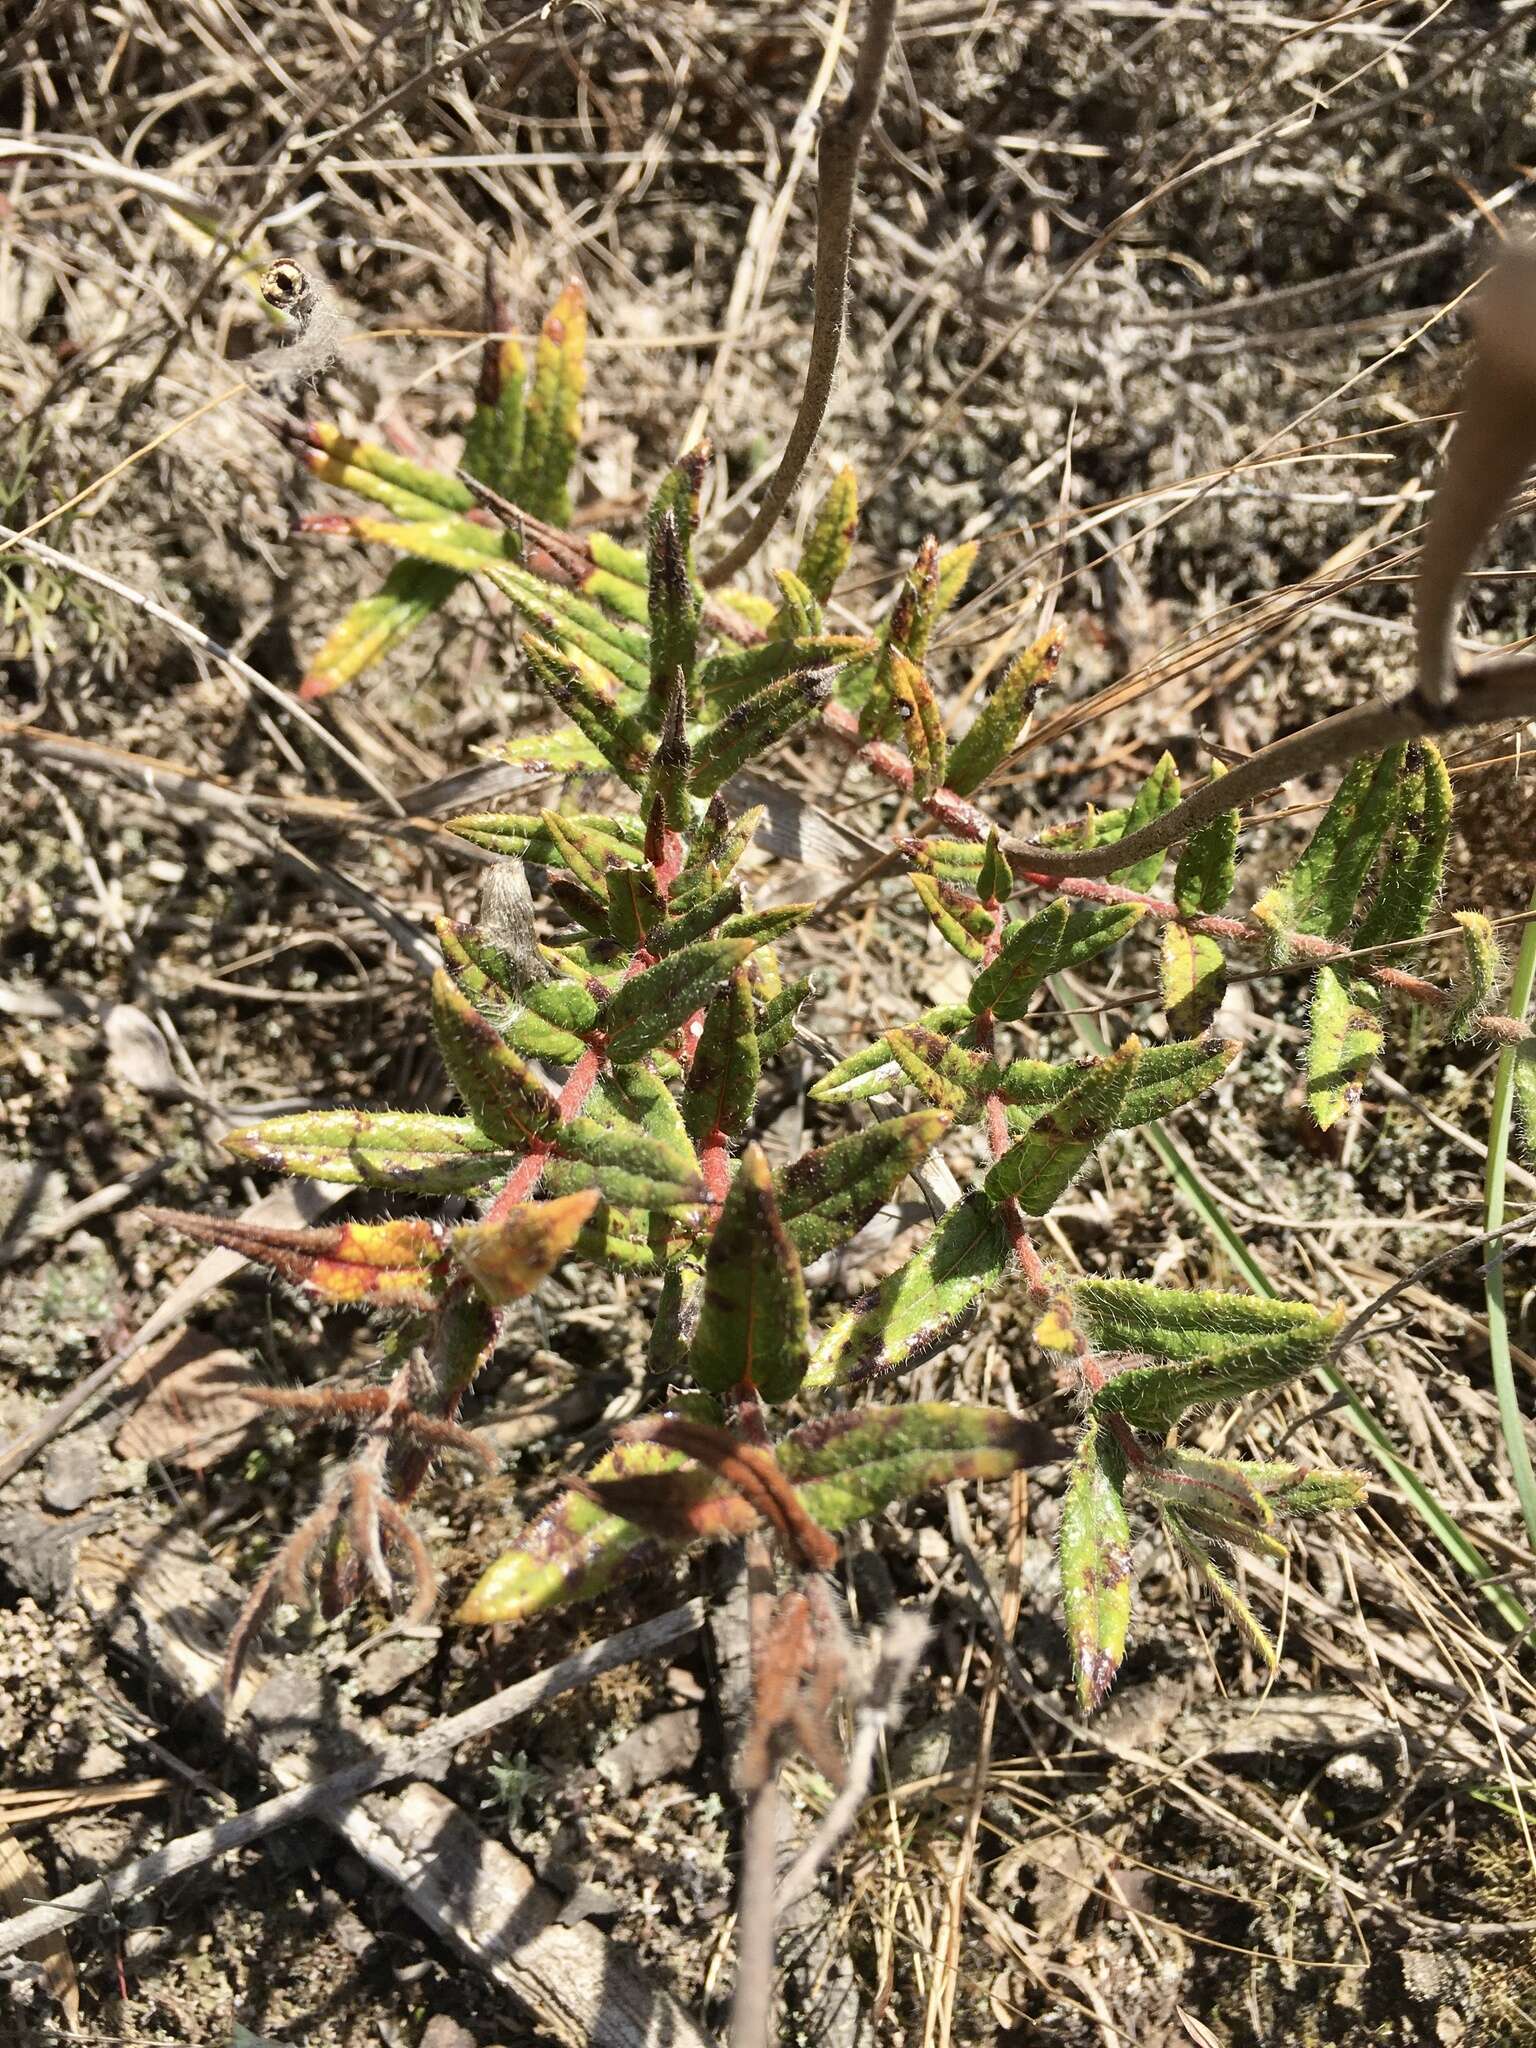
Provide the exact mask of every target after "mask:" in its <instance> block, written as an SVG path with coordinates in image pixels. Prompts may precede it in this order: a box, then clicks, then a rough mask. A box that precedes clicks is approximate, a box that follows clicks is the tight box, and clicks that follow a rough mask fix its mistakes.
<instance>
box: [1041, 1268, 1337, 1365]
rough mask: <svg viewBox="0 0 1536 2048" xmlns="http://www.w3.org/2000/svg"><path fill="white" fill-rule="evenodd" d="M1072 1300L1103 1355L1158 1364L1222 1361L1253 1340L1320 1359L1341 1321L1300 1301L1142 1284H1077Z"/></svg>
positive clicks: (1091, 1281)
mask: <svg viewBox="0 0 1536 2048" xmlns="http://www.w3.org/2000/svg"><path fill="white" fill-rule="evenodd" d="M1072 1300H1073V1303H1074V1306H1075V1308H1076V1311H1077V1313H1078V1315H1079V1316H1080V1317H1081V1318H1082V1319H1083V1320H1084V1321H1085V1323H1086V1325H1087V1327H1088V1329H1089V1332H1090V1333H1091V1335H1092V1337H1093V1340H1094V1344H1095V1348H1096V1349H1098V1350H1101V1351H1145V1352H1148V1353H1150V1354H1151V1356H1152V1357H1154V1358H1169V1359H1200V1358H1215V1357H1219V1356H1220V1355H1221V1354H1222V1353H1223V1352H1224V1351H1227V1350H1229V1349H1230V1348H1231V1347H1232V1346H1233V1345H1235V1344H1244V1343H1247V1342H1248V1341H1249V1340H1251V1339H1253V1338H1261V1337H1275V1338H1288V1339H1289V1338H1294V1339H1297V1340H1298V1341H1299V1343H1300V1344H1301V1345H1302V1346H1304V1347H1309V1348H1310V1354H1311V1356H1313V1357H1321V1356H1322V1355H1323V1354H1324V1353H1325V1352H1326V1351H1327V1349H1328V1347H1329V1345H1330V1344H1331V1343H1332V1342H1333V1339H1334V1337H1335V1336H1336V1335H1337V1334H1338V1330H1339V1326H1340V1323H1341V1322H1342V1315H1341V1314H1340V1312H1338V1311H1334V1312H1332V1313H1329V1314H1324V1313H1322V1312H1320V1311H1319V1310H1317V1309H1315V1308H1309V1307H1308V1306H1307V1304H1306V1303H1305V1302H1300V1301H1270V1300H1267V1299H1266V1298H1265V1297H1264V1296H1262V1295H1258V1294H1219V1293H1214V1292H1204V1291H1201V1290H1200V1289H1198V1288H1184V1287H1149V1286H1146V1285H1145V1284H1144V1283H1143V1282H1141V1281H1139V1280H1077V1281H1074V1282H1073V1285H1072Z"/></svg>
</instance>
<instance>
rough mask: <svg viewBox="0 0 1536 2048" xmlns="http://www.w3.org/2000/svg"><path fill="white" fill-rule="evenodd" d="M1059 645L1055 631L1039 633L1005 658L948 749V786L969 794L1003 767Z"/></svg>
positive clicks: (1052, 667) (1050, 672) (1051, 670)
mask: <svg viewBox="0 0 1536 2048" xmlns="http://www.w3.org/2000/svg"><path fill="white" fill-rule="evenodd" d="M1061 648H1062V638H1061V634H1060V633H1059V632H1056V631H1051V632H1049V633H1043V634H1042V635H1041V637H1040V638H1039V639H1038V640H1036V641H1035V642H1034V644H1033V646H1030V647H1026V648H1025V649H1024V652H1023V653H1022V654H1020V655H1017V656H1016V657H1015V658H1014V660H1013V661H1012V663H1010V665H1009V667H1008V668H1007V669H1006V670H1005V671H1004V673H1003V678H1002V681H1001V682H1000V683H999V684H998V686H997V688H996V689H995V690H994V691H993V692H992V694H991V696H990V697H989V698H988V699H987V700H986V702H985V703H984V704H983V705H982V707H981V709H980V711H978V712H977V714H976V716H975V718H974V719H973V720H972V721H971V726H970V730H969V731H968V732H967V733H966V734H965V737H964V738H963V739H962V740H960V741H959V742H958V744H957V745H956V746H955V747H954V748H953V750H952V751H951V753H950V757H949V772H948V774H947V775H946V777H945V780H946V781H947V783H948V784H949V787H950V788H951V789H953V790H956V791H958V792H959V794H960V795H961V796H969V795H970V794H971V792H972V791H973V790H976V789H979V788H980V787H981V785H982V784H983V783H984V782H985V781H986V779H987V777H988V776H989V775H991V774H992V773H993V772H994V771H995V770H996V769H998V768H1000V767H1001V766H1002V764H1003V762H1004V761H1005V760H1006V759H1007V758H1008V755H1009V754H1010V753H1011V752H1012V751H1013V749H1014V748H1015V747H1016V746H1017V745H1018V743H1019V741H1020V740H1021V739H1022V738H1023V736H1024V733H1025V731H1026V730H1027V729H1028V725H1029V721H1030V719H1031V718H1032V717H1033V715H1034V710H1035V705H1036V704H1037V703H1038V702H1039V698H1040V693H1041V691H1042V690H1043V689H1044V688H1045V686H1046V684H1047V683H1048V682H1049V681H1050V680H1051V677H1052V676H1053V675H1054V674H1055V673H1056V664H1057V663H1058V662H1059V661H1060V659H1061Z"/></svg>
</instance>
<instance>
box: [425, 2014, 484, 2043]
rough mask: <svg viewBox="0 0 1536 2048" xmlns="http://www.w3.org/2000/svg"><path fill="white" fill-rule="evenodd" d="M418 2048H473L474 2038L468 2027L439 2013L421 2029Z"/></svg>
mask: <svg viewBox="0 0 1536 2048" xmlns="http://www.w3.org/2000/svg"><path fill="white" fill-rule="evenodd" d="M420 2048H475V2037H474V2035H473V2034H472V2033H471V2032H470V2031H469V2029H468V2027H461V2026H460V2025H459V2023H458V2021H457V2020H455V2019H450V2018H449V2017H448V2015H447V2013H445V2012H440V2013H438V2014H437V2016H436V2018H435V2019H430V2020H428V2021H427V2024H426V2026H425V2027H424V2028H423V2029H422V2035H421V2042H420Z"/></svg>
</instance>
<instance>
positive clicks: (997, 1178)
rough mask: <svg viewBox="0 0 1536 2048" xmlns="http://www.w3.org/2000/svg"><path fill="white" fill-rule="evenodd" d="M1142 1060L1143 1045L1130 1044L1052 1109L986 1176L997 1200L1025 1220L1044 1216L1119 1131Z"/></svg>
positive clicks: (1103, 1062) (1105, 1062)
mask: <svg viewBox="0 0 1536 2048" xmlns="http://www.w3.org/2000/svg"><path fill="white" fill-rule="evenodd" d="M1140 1058H1141V1046H1140V1044H1139V1042H1138V1041H1137V1040H1136V1039H1134V1038H1128V1039H1127V1040H1126V1042H1125V1044H1124V1045H1123V1046H1121V1048H1120V1050H1119V1051H1118V1052H1117V1053H1114V1054H1112V1055H1111V1057H1110V1058H1109V1059H1107V1060H1103V1061H1101V1062H1100V1063H1099V1064H1098V1065H1097V1066H1096V1067H1094V1068H1092V1069H1091V1070H1090V1071H1089V1072H1088V1073H1087V1074H1086V1075H1085V1076H1084V1077H1083V1079H1082V1080H1081V1081H1079V1082H1078V1084H1077V1086H1076V1087H1075V1088H1074V1089H1072V1091H1071V1093H1070V1094H1068V1095H1065V1096H1063V1098H1062V1100H1061V1101H1060V1102H1059V1103H1058V1104H1057V1105H1056V1107H1055V1108H1054V1109H1048V1110H1047V1111H1046V1112H1045V1114H1044V1115H1043V1116H1042V1117H1040V1118H1039V1119H1038V1121H1037V1122H1036V1123H1035V1124H1034V1125H1033V1126H1032V1128H1031V1129H1030V1130H1029V1131H1028V1132H1026V1134H1025V1135H1024V1136H1023V1137H1022V1138H1021V1139H1020V1140H1019V1142H1018V1143H1017V1144H1016V1145H1014V1146H1013V1147H1011V1149H1010V1150H1009V1151H1007V1152H1005V1153H1004V1154H1003V1156H1002V1158H1001V1159H999V1160H998V1162H997V1164H996V1165H995V1166H994V1167H993V1168H992V1171H991V1172H990V1173H989V1174H988V1175H987V1178H986V1182H985V1186H986V1191H987V1193H988V1194H989V1195H990V1196H991V1198H992V1200H993V1201H994V1202H1003V1201H1009V1200H1012V1201H1015V1202H1017V1203H1018V1205H1019V1207H1020V1208H1021V1209H1022V1210H1023V1211H1024V1213H1025V1215H1026V1216H1043V1215H1044V1214H1045V1212H1046V1210H1047V1209H1049V1208H1050V1206H1051V1204H1052V1203H1053V1202H1054V1201H1056V1199H1057V1198H1058V1196H1060V1195H1062V1194H1064V1193H1065V1192H1066V1190H1067V1188H1068V1187H1069V1186H1070V1185H1071V1183H1072V1181H1073V1180H1074V1179H1075V1178H1076V1176H1077V1174H1078V1173H1079V1172H1080V1171H1081V1169H1082V1167H1083V1166H1084V1164H1085V1163H1086V1161H1087V1160H1088V1158H1089V1156H1090V1154H1091V1153H1092V1152H1093V1149H1094V1147H1095V1146H1096V1145H1097V1144H1098V1143H1099V1141H1100V1140H1101V1139H1102V1138H1104V1137H1106V1136H1107V1135H1108V1134H1109V1132H1111V1131H1112V1130H1113V1129H1114V1128H1115V1126H1116V1124H1117V1123H1118V1121H1119V1119H1120V1114H1121V1110H1122V1108H1123V1106H1124V1103H1125V1098H1126V1095H1127V1092H1128V1091H1129V1089H1130V1085H1131V1079H1132V1076H1133V1075H1134V1074H1135V1071H1136V1066H1137V1062H1138V1061H1139V1060H1140Z"/></svg>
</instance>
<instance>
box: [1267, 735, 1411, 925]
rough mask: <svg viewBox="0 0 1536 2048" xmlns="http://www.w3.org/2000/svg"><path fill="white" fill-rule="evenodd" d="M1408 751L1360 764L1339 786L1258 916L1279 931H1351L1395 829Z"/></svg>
mask: <svg viewBox="0 0 1536 2048" xmlns="http://www.w3.org/2000/svg"><path fill="white" fill-rule="evenodd" d="M1403 751H1404V750H1403V748H1402V747H1400V746H1399V747H1389V748H1388V749H1387V751H1386V753H1384V754H1382V755H1381V756H1380V757H1379V759H1377V760H1374V761H1373V760H1371V759H1370V758H1369V756H1367V757H1366V758H1365V759H1363V760H1359V761H1356V762H1355V764H1354V766H1353V767H1352V768H1351V769H1350V770H1349V772H1348V773H1347V774H1346V775H1345V777H1344V780H1343V781H1342V782H1341V783H1340V784H1339V787H1338V790H1337V792H1336V794H1335V796H1334V799H1333V802H1332V803H1331V804H1330V805H1329V806H1328V809H1327V811H1326V812H1325V814H1324V816H1323V822H1322V823H1321V824H1320V825H1319V826H1318V828H1317V831H1316V832H1315V833H1314V834H1313V836H1312V840H1311V843H1310V844H1309V845H1308V847H1307V849H1306V851H1305V852H1304V853H1303V854H1302V856H1301V858H1300V860H1298V861H1297V863H1296V865H1295V867H1294V868H1292V870H1291V872H1290V873H1289V875H1287V876H1286V877H1285V879H1284V881H1282V882H1280V883H1278V884H1277V885H1276V886H1275V887H1274V888H1273V889H1271V890H1269V891H1268V892H1267V893H1266V894H1265V895H1263V896H1261V897H1260V898H1259V900H1258V902H1257V903H1256V904H1255V905H1254V906H1253V914H1254V916H1255V917H1256V918H1257V919H1258V920H1259V922H1260V923H1261V924H1264V925H1267V926H1268V927H1269V929H1270V930H1271V931H1272V932H1274V934H1275V936H1276V939H1277V942H1278V943H1279V944H1280V946H1281V947H1282V949H1283V948H1284V946H1285V944H1286V940H1287V934H1289V933H1290V932H1293V931H1299V932H1310V933H1312V934H1314V935H1315V936H1317V937H1320V938H1325V939H1336V938H1339V937H1341V936H1342V935H1343V934H1344V933H1345V932H1346V931H1347V930H1348V929H1349V926H1350V923H1351V921H1352V919H1353V917H1354V914H1355V902H1356V899H1357V898H1358V896H1359V894H1360V890H1361V888H1362V886H1363V884H1364V882H1365V878H1366V876H1367V875H1368V874H1369V873H1370V870H1371V864H1372V862H1373V861H1374V860H1375V858H1376V855H1377V853H1378V852H1379V851H1380V848H1381V843H1382V840H1383V839H1384V838H1385V836H1386V833H1387V828H1388V826H1389V825H1390V824H1391V821H1392V814H1393V809H1394V806H1395V804H1396V801H1397V797H1398V794H1399V788H1398V785H1399V781H1400V778H1401V775H1402V766H1403Z"/></svg>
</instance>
